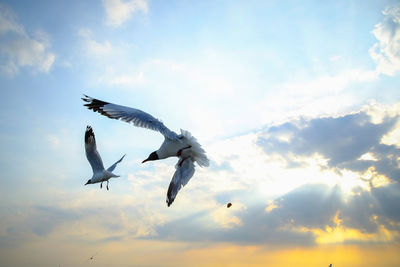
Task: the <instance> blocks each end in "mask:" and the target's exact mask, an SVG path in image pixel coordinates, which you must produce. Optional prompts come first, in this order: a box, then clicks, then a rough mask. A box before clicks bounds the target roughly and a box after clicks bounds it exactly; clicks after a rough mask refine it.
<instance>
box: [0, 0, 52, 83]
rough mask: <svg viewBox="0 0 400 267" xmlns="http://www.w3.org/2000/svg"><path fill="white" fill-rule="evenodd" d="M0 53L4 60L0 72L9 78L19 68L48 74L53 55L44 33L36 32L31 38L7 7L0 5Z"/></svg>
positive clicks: (0, 65) (0, 63)
mask: <svg viewBox="0 0 400 267" xmlns="http://www.w3.org/2000/svg"><path fill="white" fill-rule="evenodd" d="M0 25H1V26H0V40H1V42H0V53H1V54H3V55H4V57H5V60H2V62H0V70H1V71H2V72H4V73H6V74H8V75H9V76H11V77H12V76H14V75H16V74H17V73H18V72H19V71H20V68H21V67H31V68H32V69H33V70H34V71H39V72H44V73H48V72H49V71H50V69H51V67H52V65H53V63H54V60H55V55H54V54H53V53H51V52H50V51H49V47H50V42H49V37H48V35H47V34H46V33H44V32H42V31H38V32H37V33H35V34H34V36H33V37H31V36H30V35H29V34H28V33H27V32H26V31H25V28H24V26H23V25H21V24H20V23H18V20H17V16H16V15H15V14H14V12H13V11H12V10H11V9H10V8H8V7H7V6H5V5H3V4H0Z"/></svg>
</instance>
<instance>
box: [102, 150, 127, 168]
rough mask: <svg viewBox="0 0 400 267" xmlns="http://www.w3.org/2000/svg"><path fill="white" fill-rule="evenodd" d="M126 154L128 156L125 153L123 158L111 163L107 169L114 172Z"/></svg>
mask: <svg viewBox="0 0 400 267" xmlns="http://www.w3.org/2000/svg"><path fill="white" fill-rule="evenodd" d="M125 156H126V154H125V155H123V156H122V158H121V159H120V160H118V161H117V162H115V163H114V164H113V165H111V166H110V167H109V168H108V169H107V171H109V172H112V171H113V170H114V169H115V167H116V166H117V164H118V163H120V162H121V161H122V160H123V159H124V158H125Z"/></svg>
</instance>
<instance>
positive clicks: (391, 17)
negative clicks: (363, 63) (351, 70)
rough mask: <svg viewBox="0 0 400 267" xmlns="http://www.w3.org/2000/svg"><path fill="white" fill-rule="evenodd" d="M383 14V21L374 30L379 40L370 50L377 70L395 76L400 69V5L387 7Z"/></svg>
mask: <svg viewBox="0 0 400 267" xmlns="http://www.w3.org/2000/svg"><path fill="white" fill-rule="evenodd" d="M383 15H384V19H383V21H382V22H380V23H378V24H377V25H375V29H374V30H373V31H372V33H373V34H374V35H375V38H376V39H378V42H377V43H375V44H374V46H373V47H371V49H370V51H369V52H370V55H371V57H372V58H373V59H374V60H375V61H376V63H377V71H378V72H379V73H383V74H386V75H391V76H393V75H395V74H396V73H398V72H399V71H400V5H396V6H393V7H388V8H386V9H385V10H384V11H383Z"/></svg>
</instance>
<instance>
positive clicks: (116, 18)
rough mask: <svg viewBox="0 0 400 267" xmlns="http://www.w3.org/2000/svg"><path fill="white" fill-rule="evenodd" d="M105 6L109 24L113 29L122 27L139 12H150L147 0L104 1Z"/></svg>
mask: <svg viewBox="0 0 400 267" xmlns="http://www.w3.org/2000/svg"><path fill="white" fill-rule="evenodd" d="M103 5H104V8H105V10H106V13H107V24H108V25H110V26H113V27H118V26H120V25H121V24H122V23H124V22H125V21H127V20H128V19H129V18H130V17H131V16H132V15H133V14H134V13H136V12H138V11H142V12H143V13H147V11H148V5H147V1H146V0H130V1H121V0H103Z"/></svg>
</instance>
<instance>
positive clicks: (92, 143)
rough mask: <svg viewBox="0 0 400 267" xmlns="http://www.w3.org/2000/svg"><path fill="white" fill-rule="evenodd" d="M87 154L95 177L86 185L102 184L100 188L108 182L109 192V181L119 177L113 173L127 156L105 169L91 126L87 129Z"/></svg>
mask: <svg viewBox="0 0 400 267" xmlns="http://www.w3.org/2000/svg"><path fill="white" fill-rule="evenodd" d="M85 152H86V158H87V160H88V161H89V163H90V166H92V170H93V176H92V178H90V179H89V180H88V181H87V182H86V184H85V185H87V184H95V183H101V184H100V188H102V186H103V182H107V190H108V189H109V188H108V183H109V179H110V178H112V177H119V175H115V174H114V173H112V171H113V170H114V169H115V167H116V166H117V164H118V163H120V162H121V161H122V159H123V158H124V157H125V155H123V156H122V158H121V159H119V160H118V161H117V162H115V163H114V164H113V165H111V166H110V167H109V168H108V169H107V170H105V169H104V165H103V161H102V160H101V157H100V154H99V152H98V151H97V146H96V138H95V137H94V132H93V129H92V127H91V126H89V125H88V126H87V127H86V132H85Z"/></svg>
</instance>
